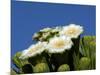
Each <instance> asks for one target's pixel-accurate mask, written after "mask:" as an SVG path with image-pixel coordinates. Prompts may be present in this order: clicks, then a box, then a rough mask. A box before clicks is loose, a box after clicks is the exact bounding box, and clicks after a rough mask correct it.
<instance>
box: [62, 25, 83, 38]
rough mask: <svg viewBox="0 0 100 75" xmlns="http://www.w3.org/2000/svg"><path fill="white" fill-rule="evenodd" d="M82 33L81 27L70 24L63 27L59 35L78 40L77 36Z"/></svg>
mask: <svg viewBox="0 0 100 75" xmlns="http://www.w3.org/2000/svg"><path fill="white" fill-rule="evenodd" d="M82 32H83V27H82V26H80V25H75V24H70V25H69V26H64V27H63V29H62V31H61V32H60V35H65V36H67V37H70V38H78V36H79V35H80V34H81V33H82Z"/></svg>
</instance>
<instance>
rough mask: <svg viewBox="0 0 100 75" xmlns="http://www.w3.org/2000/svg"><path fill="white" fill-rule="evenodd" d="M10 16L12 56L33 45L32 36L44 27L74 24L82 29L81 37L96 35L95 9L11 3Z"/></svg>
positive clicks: (35, 3)
mask: <svg viewBox="0 0 100 75" xmlns="http://www.w3.org/2000/svg"><path fill="white" fill-rule="evenodd" d="M11 13H12V14H11V18H12V20H11V23H12V25H11V27H12V30H11V33H12V36H11V43H12V46H11V51H12V55H14V54H15V53H16V52H18V51H22V50H24V49H25V48H28V47H29V46H30V45H31V44H32V43H34V42H33V41H32V35H33V34H34V33H35V32H38V31H39V30H40V29H42V28H45V27H54V26H58V25H60V26H61V25H62V26H63V25H67V24H70V23H75V24H79V25H82V26H83V27H84V30H85V31H84V34H83V35H96V33H95V28H96V27H95V26H96V23H95V19H96V18H95V13H96V12H95V6H83V5H70V4H50V3H38V2H21V1H20V2H19V1H12V12H11Z"/></svg>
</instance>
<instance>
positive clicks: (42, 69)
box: [34, 63, 50, 73]
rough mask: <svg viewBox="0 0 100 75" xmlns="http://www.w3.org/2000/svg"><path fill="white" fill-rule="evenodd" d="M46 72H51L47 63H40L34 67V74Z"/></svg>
mask: <svg viewBox="0 0 100 75" xmlns="http://www.w3.org/2000/svg"><path fill="white" fill-rule="evenodd" d="M44 72H50V69H49V66H48V65H47V63H39V64H37V65H36V66H35V67H34V73H44Z"/></svg>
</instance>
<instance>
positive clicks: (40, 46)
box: [11, 24, 96, 74]
mask: <svg viewBox="0 0 100 75" xmlns="http://www.w3.org/2000/svg"><path fill="white" fill-rule="evenodd" d="M83 32H84V29H83V27H82V26H80V25H76V24H69V25H67V26H61V27H59V26H58V27H53V28H44V29H42V30H40V31H39V32H37V33H35V34H34V35H33V41H34V40H36V41H37V43H36V44H32V45H31V46H29V47H28V48H27V49H25V50H22V51H21V52H18V53H16V54H15V55H14V56H13V58H12V61H13V64H14V65H15V67H16V68H17V69H16V68H12V70H11V72H12V74H28V73H45V72H66V71H77V70H92V69H95V68H96V37H95V36H81V34H82V33H83Z"/></svg>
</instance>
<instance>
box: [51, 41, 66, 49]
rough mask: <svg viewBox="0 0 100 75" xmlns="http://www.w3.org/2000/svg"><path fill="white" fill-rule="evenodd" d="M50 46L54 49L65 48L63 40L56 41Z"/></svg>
mask: <svg viewBox="0 0 100 75" xmlns="http://www.w3.org/2000/svg"><path fill="white" fill-rule="evenodd" d="M52 45H53V47H54V48H62V47H63V46H65V42H64V40H61V39H57V40H55V41H54V42H53V44H52Z"/></svg>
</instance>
